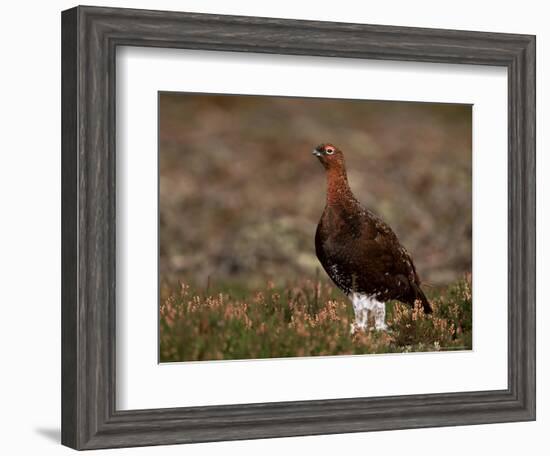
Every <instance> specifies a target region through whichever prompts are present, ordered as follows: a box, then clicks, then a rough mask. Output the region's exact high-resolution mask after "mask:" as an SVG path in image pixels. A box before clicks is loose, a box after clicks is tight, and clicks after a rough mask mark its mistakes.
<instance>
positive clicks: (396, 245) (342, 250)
mask: <svg viewBox="0 0 550 456" xmlns="http://www.w3.org/2000/svg"><path fill="white" fill-rule="evenodd" d="M313 154H314V155H316V156H317V158H318V159H319V161H320V162H321V164H322V165H323V167H324V168H325V172H326V176H327V199H326V206H325V210H324V212H323V215H322V216H321V220H320V221H319V225H318V226H317V232H316V234H315V250H316V253H317V257H318V258H319V261H320V262H321V264H322V266H323V268H324V269H325V271H326V272H327V274H328V275H329V277H330V278H331V279H332V280H333V282H334V283H335V284H336V285H337V286H338V288H340V289H341V290H342V291H343V292H344V293H345V294H346V295H348V296H350V299H351V298H352V296H355V295H356V294H357V295H361V296H364V297H367V298H368V299H371V298H372V299H373V300H375V301H378V302H379V303H382V305H383V303H384V302H385V301H388V300H391V299H396V300H399V301H402V302H404V303H407V304H410V305H414V302H415V300H417V299H418V300H420V302H421V303H422V306H423V308H424V312H426V313H429V312H431V311H432V309H431V306H430V303H429V302H428V300H427V299H426V296H425V295H424V292H423V291H422V289H421V288H420V279H419V278H418V274H417V273H416V269H415V266H414V263H413V261H412V258H411V257H410V255H409V254H408V253H407V251H406V250H405V248H404V247H403V246H402V245H401V244H400V242H399V240H398V239H397V236H396V235H395V233H394V232H393V230H392V229H391V228H390V227H389V226H388V225H387V224H386V223H384V222H383V221H382V220H381V219H380V218H379V217H377V216H376V215H375V214H373V213H372V212H371V211H369V210H368V209H365V208H363V207H362V206H361V204H360V203H359V201H357V199H356V198H355V196H354V195H353V193H352V191H351V189H350V187H349V184H348V179H347V175H346V168H345V163H344V154H343V153H342V151H341V150H339V149H338V148H337V147H335V146H333V145H332V144H321V145H319V146H317V147H316V148H315V149H314V151H313ZM352 302H354V301H353V299H352ZM354 309H355V310H356V317H358V314H357V308H356V303H355V302H354ZM369 310H372V309H370V308H369ZM365 312H366V311H365ZM383 312H384V314H385V307H384V311H383ZM365 325H366V316H365ZM380 325H381V326H383V327H385V324H384V323H383V320H382V322H381V323H380ZM360 326H361V327H363V325H360ZM377 327H378V324H377Z"/></svg>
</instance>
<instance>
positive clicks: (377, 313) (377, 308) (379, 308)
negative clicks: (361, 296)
mask: <svg viewBox="0 0 550 456" xmlns="http://www.w3.org/2000/svg"><path fill="white" fill-rule="evenodd" d="M371 301H372V303H373V307H372V312H373V313H374V327H375V328H376V329H377V330H379V331H386V330H387V329H388V325H386V303H384V302H382V301H378V300H376V299H374V298H372V299H371Z"/></svg>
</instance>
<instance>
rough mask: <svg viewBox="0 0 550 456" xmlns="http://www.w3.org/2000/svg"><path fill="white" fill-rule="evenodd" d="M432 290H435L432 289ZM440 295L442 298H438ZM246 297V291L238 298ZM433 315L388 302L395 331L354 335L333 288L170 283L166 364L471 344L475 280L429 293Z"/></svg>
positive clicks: (163, 320) (163, 334) (163, 343)
mask: <svg viewBox="0 0 550 456" xmlns="http://www.w3.org/2000/svg"><path fill="white" fill-rule="evenodd" d="M432 291H433V290H432ZM436 294H437V296H436ZM239 295H241V296H239ZM429 298H430V301H431V303H432V306H433V313H432V314H430V315H426V314H424V312H423V310H422V306H421V305H420V304H419V303H417V305H416V306H415V307H414V308H411V307H409V306H407V305H405V304H402V303H399V302H391V303H389V304H388V316H387V323H388V326H389V330H388V331H387V332H382V331H374V330H373V331H367V332H363V331H360V332H356V333H355V334H353V335H351V334H350V325H351V323H352V322H353V311H352V308H351V304H350V303H349V301H348V300H347V298H345V297H344V296H343V295H342V294H340V293H339V292H338V291H337V290H335V289H334V288H333V287H332V286H331V285H328V284H326V283H322V282H321V281H319V280H306V281H302V282H299V283H295V284H290V285H288V286H286V287H276V286H275V285H274V284H273V283H268V284H267V285H266V286H265V287H263V289H261V290H257V291H254V292H251V293H248V294H247V293H236V294H234V293H231V292H227V291H220V292H215V293H214V292H209V291H203V292H200V291H198V290H194V289H193V288H191V287H190V286H188V285H185V284H181V285H180V286H179V288H178V289H176V290H175V291H174V289H173V288H171V287H168V286H164V287H163V289H162V292H161V305H160V309H159V311H160V316H159V322H160V360H161V362H177V361H199V360H221V359H226V360H228V359H258V358H282V357H293V356H328V355H350V354H370V353H400V352H419V351H421V352H424V351H439V350H461V349H471V348H472V295H471V282H470V279H469V277H466V278H465V279H463V280H460V281H458V282H456V283H454V284H452V285H451V286H449V287H448V288H446V289H444V290H435V292H434V291H433V292H432V296H429Z"/></svg>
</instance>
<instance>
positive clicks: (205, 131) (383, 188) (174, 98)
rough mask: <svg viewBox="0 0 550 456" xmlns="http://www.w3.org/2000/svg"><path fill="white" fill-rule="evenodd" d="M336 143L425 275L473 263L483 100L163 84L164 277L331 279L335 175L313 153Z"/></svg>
mask: <svg viewBox="0 0 550 456" xmlns="http://www.w3.org/2000/svg"><path fill="white" fill-rule="evenodd" d="M323 142H330V143H333V144H335V145H337V146H338V147H339V148H341V149H342V150H343V151H344V153H345V157H346V165H347V170H348V177H349V181H350V186H351V188H352V190H353V192H354V193H355V195H356V197H357V198H358V199H359V201H361V203H362V204H363V205H364V206H366V207H368V208H369V209H371V210H372V211H373V212H375V213H376V214H378V215H379V216H381V217H382V218H383V219H384V220H385V221H386V222H387V223H388V224H389V225H390V226H391V227H392V228H393V230H394V231H395V232H396V234H397V236H398V237H399V239H400V241H401V243H402V244H403V245H404V246H405V247H406V248H407V250H408V251H409V253H410V254H411V256H412V257H413V259H414V261H415V264H416V268H417V270H418V273H419V275H420V277H421V279H422V280H423V281H424V282H428V283H430V284H433V285H434V286H445V285H447V284H449V283H451V282H454V281H455V280H457V279H458V278H460V277H462V276H463V275H464V274H465V273H469V272H471V231H472V160H471V154H472V110H471V106H470V105H457V104H434V103H411V102H386V101H382V102H381V101H363V100H360V101H359V100H330V99H311V98H285V97H267V96H239V95H196V94H186V93H183V94H180V93H177V94H176V93H161V94H160V95H159V170H160V171H159V172H160V201H159V205H160V220H159V223H160V280H161V282H162V283H176V282H178V281H180V282H184V283H187V284H190V285H192V286H194V287H198V288H204V287H207V286H210V287H216V288H225V289H227V288H228V287H229V288H231V287H233V288H236V289H249V288H254V287H257V286H261V285H265V283H266V282H267V281H273V282H274V283H276V284H281V285H283V284H285V283H289V282H293V281H295V280H297V279H303V278H313V277H315V276H316V274H317V273H318V272H317V270H320V272H319V274H320V275H321V277H325V278H326V276H325V273H324V271H322V268H321V267H320V264H319V263H318V261H317V258H316V256H315V247H314V235H315V229H316V226H317V222H318V220H319V218H320V216H321V213H322V211H323V208H324V205H325V191H326V188H325V186H326V183H325V176H324V170H323V168H322V166H321V164H320V163H319V162H318V160H317V159H316V158H315V157H314V156H313V155H312V154H311V151H312V149H313V148H314V147H315V146H316V145H318V144H319V143H323ZM327 280H328V278H327Z"/></svg>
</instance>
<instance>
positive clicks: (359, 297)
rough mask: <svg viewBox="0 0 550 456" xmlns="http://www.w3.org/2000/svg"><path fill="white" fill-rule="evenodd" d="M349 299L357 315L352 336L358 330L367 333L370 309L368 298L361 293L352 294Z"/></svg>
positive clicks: (352, 328) (352, 326) (352, 327)
mask: <svg viewBox="0 0 550 456" xmlns="http://www.w3.org/2000/svg"><path fill="white" fill-rule="evenodd" d="M349 299H350V301H351V304H352V305H353V311H354V313H355V321H354V322H353V323H352V324H351V334H354V333H355V331H357V330H363V331H366V330H367V323H368V320H369V307H370V305H369V299H368V297H367V296H365V295H363V294H360V293H352V294H351V295H350V296H349Z"/></svg>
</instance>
